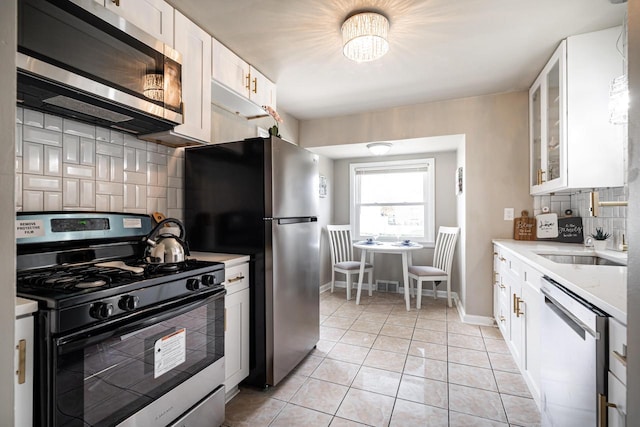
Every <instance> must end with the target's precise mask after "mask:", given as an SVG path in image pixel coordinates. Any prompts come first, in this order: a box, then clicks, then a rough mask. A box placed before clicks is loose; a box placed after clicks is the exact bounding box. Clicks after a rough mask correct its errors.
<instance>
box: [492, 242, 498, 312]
mask: <svg viewBox="0 0 640 427" xmlns="http://www.w3.org/2000/svg"><path fill="white" fill-rule="evenodd" d="M492 288H493V317H494V318H495V319H496V323H500V248H498V247H497V246H494V247H493V283H492Z"/></svg>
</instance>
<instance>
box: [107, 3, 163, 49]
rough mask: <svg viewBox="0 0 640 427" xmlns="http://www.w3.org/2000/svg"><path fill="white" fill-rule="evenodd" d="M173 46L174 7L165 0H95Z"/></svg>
mask: <svg viewBox="0 0 640 427" xmlns="http://www.w3.org/2000/svg"><path fill="white" fill-rule="evenodd" d="M95 1H96V2H97V3H98V4H101V5H102V6H104V7H106V8H107V9H109V10H111V11H112V12H115V13H117V14H118V15H120V16H122V17H123V18H124V19H125V20H127V21H129V22H131V23H132V24H133V25H135V26H137V27H139V28H140V29H141V30H144V31H146V32H147V33H149V34H151V35H152V36H153V37H155V38H156V39H158V40H161V41H162V42H163V43H165V44H167V45H169V46H172V47H173V7H171V6H170V5H169V4H168V3H166V2H164V1H163V0H95Z"/></svg>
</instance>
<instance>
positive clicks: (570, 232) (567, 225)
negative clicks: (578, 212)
mask: <svg viewBox="0 0 640 427" xmlns="http://www.w3.org/2000/svg"><path fill="white" fill-rule="evenodd" d="M583 231H584V227H583V226H582V218H580V217H568V218H558V237H557V238H555V239H553V240H555V241H556V242H563V243H582V242H584V233H583Z"/></svg>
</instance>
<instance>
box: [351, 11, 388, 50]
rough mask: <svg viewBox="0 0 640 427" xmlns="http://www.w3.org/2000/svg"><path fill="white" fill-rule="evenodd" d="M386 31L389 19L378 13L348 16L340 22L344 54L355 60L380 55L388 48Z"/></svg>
mask: <svg viewBox="0 0 640 427" xmlns="http://www.w3.org/2000/svg"><path fill="white" fill-rule="evenodd" d="M388 33H389V20H388V19H387V18H386V17H385V16H383V15H380V14H379V13H374V12H362V13H357V14H355V15H352V16H350V17H349V18H347V20H346V21H344V23H343V24H342V44H343V45H344V48H343V52H344V56H346V57H347V58H349V59H351V60H352V61H356V62H368V61H373V60H376V59H378V58H380V57H382V56H383V55H384V54H385V53H387V51H388V50H389V42H388V41H387V34H388Z"/></svg>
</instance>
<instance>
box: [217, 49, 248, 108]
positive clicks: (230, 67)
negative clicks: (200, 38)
mask: <svg viewBox="0 0 640 427" xmlns="http://www.w3.org/2000/svg"><path fill="white" fill-rule="evenodd" d="M250 72H251V71H250V66H249V64H248V63H247V62H245V61H243V60H242V58H240V57H239V56H238V55H236V54H235V53H233V52H232V51H231V50H229V49H228V48H227V47H226V46H225V45H223V44H222V43H220V42H219V41H217V40H216V39H212V40H211V78H212V79H214V80H217V81H218V82H220V83H222V84H224V85H226V86H227V87H228V88H229V89H231V90H234V91H236V92H238V93H242V94H246V96H247V97H249V90H248V88H249V79H250V77H249V73H250Z"/></svg>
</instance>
